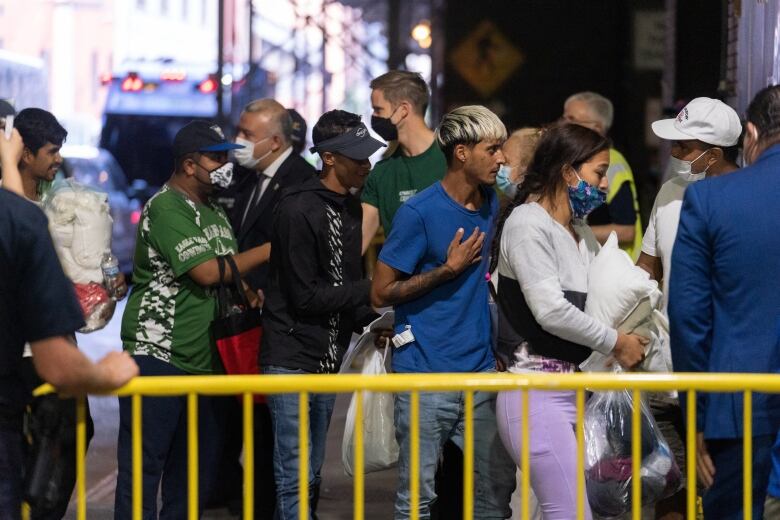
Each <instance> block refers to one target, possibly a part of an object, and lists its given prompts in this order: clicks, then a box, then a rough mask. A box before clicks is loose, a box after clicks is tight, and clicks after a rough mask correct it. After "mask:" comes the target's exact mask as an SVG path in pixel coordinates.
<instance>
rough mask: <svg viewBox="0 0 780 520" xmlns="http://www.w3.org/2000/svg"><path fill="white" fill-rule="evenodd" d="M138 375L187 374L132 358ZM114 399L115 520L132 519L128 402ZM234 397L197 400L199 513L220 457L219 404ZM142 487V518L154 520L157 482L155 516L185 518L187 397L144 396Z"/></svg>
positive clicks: (153, 360) (147, 358) (156, 362)
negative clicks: (116, 429)
mask: <svg viewBox="0 0 780 520" xmlns="http://www.w3.org/2000/svg"><path fill="white" fill-rule="evenodd" d="M133 359H135V362H136V363H138V368H139V369H140V374H141V375H142V376H174V375H176V376H178V375H186V373H185V372H183V371H181V370H179V369H178V368H176V367H174V366H173V365H171V364H169V363H165V362H164V361H160V360H158V359H156V358H154V357H152V356H133ZM130 399H131V398H129V397H123V398H120V399H119V440H118V443H117V459H118V460H117V462H118V468H119V474H118V476H117V483H116V501H115V504H114V518H115V520H125V519H129V518H131V516H132V514H131V507H132V493H133V483H132V482H133V481H132V471H133V469H132V462H131V461H132V458H131V457H132V435H131V425H132V404H131V402H130ZM226 399H233V397H213V396H199V397H198V448H199V449H198V495H199V510H200V511H202V510H203V506H204V504H205V501H206V500H207V499H208V496H209V494H210V493H211V491H212V489H213V487H214V483H215V477H216V473H217V472H216V469H215V468H216V467H217V463H218V461H219V458H220V457H221V455H222V439H223V437H224V435H223V433H222V424H223V422H224V421H223V419H222V415H223V410H224V408H225V407H224V405H223V404H222V403H223V402H224V401H225V400H226ZM141 415H142V417H141V430H142V431H141V441H142V445H143V448H142V454H141V457H142V462H141V463H142V478H141V480H142V484H141V486H142V488H143V513H142V518H144V519H145V520H152V519H155V520H156V519H157V490H158V489H159V486H160V482H161V481H162V509H161V510H160V516H159V518H160V519H161V520H162V519H171V520H180V519H182V518H187V497H188V491H187V397H186V396H173V397H144V398H142V399H141Z"/></svg>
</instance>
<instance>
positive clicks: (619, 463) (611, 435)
mask: <svg viewBox="0 0 780 520" xmlns="http://www.w3.org/2000/svg"><path fill="white" fill-rule="evenodd" d="M618 371H619V370H618ZM633 407H634V403H633V400H632V398H631V394H630V393H629V392H628V391H627V390H621V391H617V392H595V393H594V394H593V395H592V396H591V397H590V399H589V400H588V403H587V405H586V406H585V487H586V490H587V494H588V502H589V504H590V507H591V510H592V511H593V514H594V517H600V518H619V517H621V516H622V515H624V514H626V513H628V512H629V511H631V485H632V484H631V481H632V471H631V470H632V464H633V460H632V459H631V427H632V423H631V419H632V417H631V414H632V410H633ZM641 407H642V411H641V432H642V433H641V443H640V458H641V468H640V476H641V481H642V483H641V487H642V506H643V507H644V506H649V505H653V504H655V503H656V502H658V501H659V500H661V499H663V498H665V497H668V496H671V495H672V494H674V493H675V492H676V491H677V490H679V489H680V487H681V486H682V475H681V474H680V469H679V468H678V467H677V463H676V462H675V460H674V456H673V455H672V452H671V450H670V449H669V445H668V444H667V442H666V439H664V436H663V435H662V434H661V431H660V430H659V429H658V425H657V424H656V423H655V420H654V419H653V416H652V414H651V413H650V411H649V410H648V409H647V407H646V406H645V404H644V402H643V403H642V404H641Z"/></svg>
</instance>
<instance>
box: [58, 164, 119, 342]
mask: <svg viewBox="0 0 780 520" xmlns="http://www.w3.org/2000/svg"><path fill="white" fill-rule="evenodd" d="M43 210H44V212H45V213H46V216H47V217H48V218H49V232H50V233H51V237H52V241H53V242H54V249H55V250H56V251H57V256H58V257H59V259H60V264H62V270H63V271H65V274H66V275H67V276H68V278H70V280H71V281H72V282H73V288H74V290H75V292H76V298H77V299H78V301H79V305H81V311H82V312H83V314H84V321H85V322H86V325H85V326H84V327H82V328H81V329H79V332H84V333H86V332H93V331H95V330H99V329H102V328H103V327H105V326H106V324H108V322H109V321H110V320H111V317H112V316H113V315H114V309H115V308H116V301H115V300H114V299H113V298H111V295H110V294H109V293H108V290H106V288H105V287H104V286H103V271H102V269H101V268H100V263H101V261H102V259H103V254H104V253H105V252H106V251H108V250H110V248H111V227H112V224H113V220H112V219H111V214H110V213H109V208H108V195H107V194H106V193H104V192H100V191H96V190H93V189H91V188H89V187H87V186H84V185H82V184H79V183H77V182H74V181H72V180H70V179H65V180H58V181H56V182H55V183H54V184H53V185H52V187H51V189H50V190H49V191H48V193H47V194H46V196H45V197H44V199H43Z"/></svg>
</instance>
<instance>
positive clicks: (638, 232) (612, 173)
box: [607, 148, 642, 262]
mask: <svg viewBox="0 0 780 520" xmlns="http://www.w3.org/2000/svg"><path fill="white" fill-rule="evenodd" d="M607 179H609V192H608V193H607V204H610V203H611V202H612V199H613V198H614V197H615V195H617V192H618V191H620V188H621V186H622V185H623V183H624V182H627V183H628V185H629V187H630V188H631V196H632V198H633V199H634V200H633V202H634V212H635V213H636V222H635V223H634V241H633V243H631V244H621V246H620V247H621V249H623V250H624V251H625V252H626V253H628V254H629V256H630V257H631V258H632V259H633V260H634V261H635V262H636V259H637V258H638V257H639V252H640V251H641V250H642V219H641V217H640V216H639V202H638V199H637V196H636V184H635V183H634V174H633V173H632V172H631V167H630V166H629V165H628V162H627V161H626V158H625V157H623V154H622V153H620V152H618V151H617V150H615V149H614V148H610V149H609V169H608V170H607Z"/></svg>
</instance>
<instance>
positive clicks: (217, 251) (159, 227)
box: [122, 185, 238, 374]
mask: <svg viewBox="0 0 780 520" xmlns="http://www.w3.org/2000/svg"><path fill="white" fill-rule="evenodd" d="M237 251H238V245H237V244H236V239H235V236H234V235H233V231H232V229H231V227H230V222H229V221H228V219H227V216H226V215H225V212H224V211H223V210H222V209H221V208H219V207H218V206H217V205H216V204H200V203H196V202H193V201H192V200H190V199H189V198H187V197H186V196H185V195H184V194H182V193H180V192H178V191H176V190H175V189H172V188H170V187H169V186H168V185H165V186H163V188H162V189H161V190H160V191H159V192H158V193H157V194H156V195H155V196H154V197H152V198H151V199H150V200H149V201H148V202H147V203H146V206H144V209H143V213H142V214H141V220H140V222H139V223H138V233H137V238H136V246H135V256H134V262H133V263H134V268H133V283H134V284H135V287H134V288H133V291H132V293H131V294H130V297H129V299H128V302H127V307H126V309H125V313H124V316H123V317H122V347H123V348H124V350H126V351H128V352H129V353H130V354H133V355H150V356H154V357H155V358H157V359H160V360H162V361H165V362H167V363H170V364H172V365H173V366H175V367H176V368H179V369H180V370H183V371H185V372H187V373H190V374H213V373H219V372H221V371H222V368H221V363H220V361H219V356H218V354H217V352H216V348H215V346H214V345H213V341H212V336H211V330H210V327H211V322H212V320H213V319H214V317H215V316H216V311H217V300H216V292H215V291H214V290H213V289H211V288H204V287H201V286H200V285H198V284H197V283H195V281H194V280H193V279H192V278H191V277H190V276H189V275H188V274H187V272H188V271H189V270H190V269H192V268H193V267H195V266H197V265H199V264H201V263H203V262H205V261H207V260H210V259H212V258H215V257H216V256H223V255H227V254H235V253H236V252H237Z"/></svg>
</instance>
